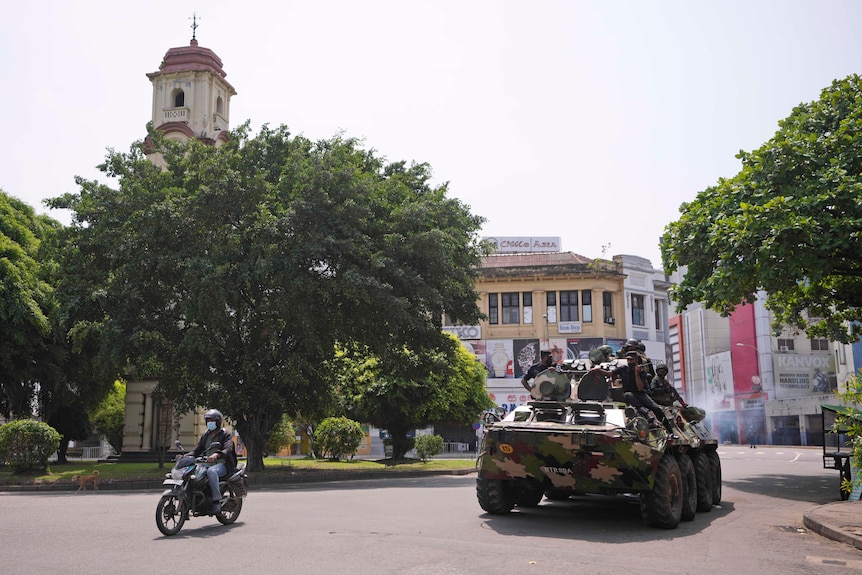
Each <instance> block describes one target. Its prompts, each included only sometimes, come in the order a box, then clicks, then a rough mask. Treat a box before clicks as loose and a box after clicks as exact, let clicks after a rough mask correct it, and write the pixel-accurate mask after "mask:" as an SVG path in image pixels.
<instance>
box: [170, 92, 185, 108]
mask: <svg viewBox="0 0 862 575" xmlns="http://www.w3.org/2000/svg"><path fill="white" fill-rule="evenodd" d="M173 100H174V108H182V107H183V106H185V105H186V94H185V92H183V91H182V90H180V89H177V90H174V93H173Z"/></svg>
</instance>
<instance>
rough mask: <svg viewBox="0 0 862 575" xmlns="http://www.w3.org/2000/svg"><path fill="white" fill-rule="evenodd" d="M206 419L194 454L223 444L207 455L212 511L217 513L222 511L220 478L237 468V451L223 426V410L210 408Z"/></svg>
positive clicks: (202, 452)
mask: <svg viewBox="0 0 862 575" xmlns="http://www.w3.org/2000/svg"><path fill="white" fill-rule="evenodd" d="M204 421H206V424H207V430H206V432H204V434H203V436H202V437H201V439H200V441H198V444H197V447H195V449H194V451H193V452H192V454H193V455H194V456H195V457H199V456H200V455H202V454H204V453H206V452H207V451H208V450H209V447H210V445H212V444H213V443H214V442H218V443H220V444H221V449H220V450H218V451H216V452H214V453H213V454H212V455H210V456H209V457H207V463H209V464H210V466H209V468H208V469H207V479H208V480H209V484H210V489H211V490H212V497H213V506H212V513H213V514H216V513H218V512H219V511H221V492H220V491H219V488H218V480H219V478H220V477H224V476H225V475H227V474H228V473H233V471H234V470H235V469H236V453H234V445H233V437H232V435H231V433H230V432H229V431H228V430H226V429H223V428H222V426H221V424H222V415H221V412H220V411H219V410H217V409H210V410H209V411H207V412H206V413H205V414H204Z"/></svg>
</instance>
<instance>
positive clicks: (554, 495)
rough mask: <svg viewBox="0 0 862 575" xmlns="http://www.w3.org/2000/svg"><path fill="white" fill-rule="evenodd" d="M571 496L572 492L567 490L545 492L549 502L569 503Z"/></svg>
mask: <svg viewBox="0 0 862 575" xmlns="http://www.w3.org/2000/svg"><path fill="white" fill-rule="evenodd" d="M571 495H572V492H571V491H568V490H566V489H548V490H547V491H545V497H547V498H548V500H549V501H568V500H569V497H570V496H571Z"/></svg>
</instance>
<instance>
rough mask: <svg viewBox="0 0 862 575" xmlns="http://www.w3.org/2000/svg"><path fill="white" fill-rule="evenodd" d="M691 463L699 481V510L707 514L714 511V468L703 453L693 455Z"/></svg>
mask: <svg viewBox="0 0 862 575" xmlns="http://www.w3.org/2000/svg"><path fill="white" fill-rule="evenodd" d="M691 462H692V463H694V477H695V479H696V480H697V510H698V511H700V512H701V513H705V512H708V511H710V510H711V509H712V466H711V465H710V464H709V458H708V457H707V455H706V453H704V452H703V451H697V452H695V453H693V454H692V456H691Z"/></svg>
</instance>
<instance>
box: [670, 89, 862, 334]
mask: <svg viewBox="0 0 862 575" xmlns="http://www.w3.org/2000/svg"><path fill="white" fill-rule="evenodd" d="M860 133H862V78H860V77H859V76H857V75H853V76H850V77H848V78H845V79H843V80H836V81H835V82H833V83H832V85H831V86H830V87H828V88H826V89H824V90H823V91H822V93H821V96H820V99H819V100H817V101H814V102H811V103H807V104H801V105H799V106H797V107H796V108H794V110H793V111H792V113H791V114H790V116H789V117H787V118H786V119H784V120H782V121H781V122H779V130H778V131H777V132H776V133H775V135H774V136H773V137H772V138H771V139H770V140H769V141H768V142H766V143H765V144H763V145H762V146H761V147H760V148H758V149H757V150H755V151H753V152H751V153H746V152H744V151H740V153H739V154H738V156H737V157H738V158H739V159H740V160H741V161H742V169H741V171H740V172H739V173H738V174H736V175H735V176H733V177H731V178H727V179H721V180H719V181H718V183H717V184H716V185H715V186H711V187H709V188H707V189H706V190H704V191H702V192H700V193H699V194H698V195H697V197H696V198H695V200H694V201H693V202H691V203H684V204H683V205H682V206H681V207H680V213H681V217H680V218H679V219H678V220H677V221H675V222H672V223H670V224H668V226H667V227H666V228H665V233H664V235H663V237H662V239H661V252H662V262H663V264H664V269H665V270H666V271H667V272H668V273H671V272H673V271H675V270H681V271H684V274H685V275H684V279H683V280H682V281H681V282H680V284H679V285H677V286H676V287H675V288H674V289H673V291H672V295H673V298H674V299H675V300H676V301H677V303H678V307H679V309H685V308H686V307H687V306H688V305H690V304H692V303H694V302H703V303H704V305H706V306H707V307H709V308H711V309H714V310H716V311H719V312H721V313H723V314H727V313H730V312H731V311H732V310H733V309H734V308H735V307H736V306H737V305H740V304H742V303H744V302H748V303H751V302H753V301H754V297H755V295H754V294H755V292H756V291H758V290H765V291H766V292H767V294H768V299H767V304H766V305H767V307H769V308H770V309H771V310H772V311H773V313H774V318H775V322H774V324H775V326H774V327H776V328H779V327H781V326H789V327H791V328H795V329H799V330H802V331H806V332H807V333H808V335H809V336H810V337H825V338H828V339H831V340H834V341H843V342H848V341H855V340H857V339H858V338H859V336H860V334H862V331H860V324H859V323H857V322H859V321H860V320H862V136H860Z"/></svg>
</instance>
